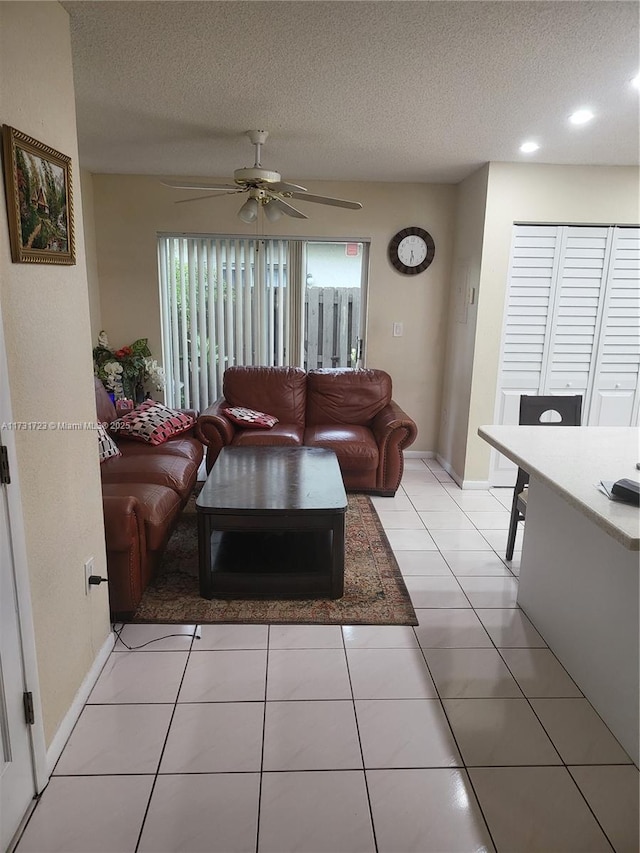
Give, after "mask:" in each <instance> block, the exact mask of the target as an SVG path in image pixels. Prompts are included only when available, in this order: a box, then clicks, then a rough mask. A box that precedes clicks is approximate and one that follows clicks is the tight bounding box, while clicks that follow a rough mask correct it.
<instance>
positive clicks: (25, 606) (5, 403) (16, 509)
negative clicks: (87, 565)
mask: <svg viewBox="0 0 640 853" xmlns="http://www.w3.org/2000/svg"><path fill="white" fill-rule="evenodd" d="M12 420H13V415H12V409H11V397H10V393H9V369H8V365H7V357H6V350H5V342H4V325H3V322H2V306H1V305H0V423H11V422H12ZM2 443H3V444H4V446H5V447H6V448H7V454H8V457H9V468H10V471H11V484H10V486H8V487H7V493H6V494H7V509H8V515H9V527H10V530H11V546H12V553H13V573H14V581H15V590H16V596H17V603H18V631H19V635H20V643H21V646H22V666H23V669H24V678H25V689H26V690H28V691H30V692H31V693H32V695H33V708H34V717H35V721H34V723H33V725H32V726H30V727H29V728H30V740H31V751H32V764H33V776H34V786H35V790H34V796H35V795H37V794H39V793H41V792H42V791H43V790H44V788H45V786H46V784H47V782H48V780H49V774H48V769H47V751H46V742H45V736H44V723H43V717H42V700H41V696H40V682H39V678H38V662H37V655H36V643H35V630H34V625H33V610H32V607H31V590H30V587H29V571H28V562H27V547H26V537H25V530H24V519H23V513H22V495H21V491H20V482H19V476H18V459H17V453H16V442H15V433H14V431H13V430H11V429H8V430H3V431H2Z"/></svg>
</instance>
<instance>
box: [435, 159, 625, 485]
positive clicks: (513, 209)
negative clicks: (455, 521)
mask: <svg viewBox="0 0 640 853" xmlns="http://www.w3.org/2000/svg"><path fill="white" fill-rule="evenodd" d="M638 179H639V172H638V169H636V168H633V167H616V166H612V167H605V166H602V167H600V166H591V167H587V166H584V167H583V166H550V165H529V164H527V165H519V164H510V163H491V164H490V166H489V176H488V186H487V204H486V210H485V212H484V214H481V213H480V211H477V219H478V221H477V226H478V227H480V221H479V220H480V216H481V215H483V217H484V236H483V248H482V266H481V270H480V286H479V301H478V310H477V326H476V335H475V344H474V349H473V357H472V365H473V376H472V385H471V393H470V397H469V403H468V423H467V427H466V435H464V434H463V431H462V430H459V432H458V433H457V435H458V438H457V442H456V447H455V452H452V455H451V457H450V458H451V459H454V458H455V469H456V472H457V473H458V475H460V476H461V477H462V478H463V479H464V480H465V481H466V482H474V481H481V482H482V481H486V480H487V478H488V476H489V459H490V448H489V446H488V445H487V444H486V442H484V441H482V440H481V439H480V438H478V436H477V430H478V427H479V426H481V425H482V424H488V423H492V422H493V420H494V408H495V397H496V387H497V377H498V368H499V362H500V347H501V340H502V324H503V314H504V303H505V296H506V285H507V276H508V269H509V252H510V249H511V237H512V226H513V224H514V223H517V222H530V223H573V224H619V225H622V224H637V223H638V222H639V221H640V209H639V183H638ZM457 236H458V237H460V236H461V234H460V232H459V233H458V235H457ZM468 355H469V354H467V371H466V373H467V374H468V372H469V371H470V370H471V362H469V361H468ZM465 394H466V392H465ZM463 409H464V406H463ZM462 459H464V467H463V468H460V467H459V466H460V463H461V460H462Z"/></svg>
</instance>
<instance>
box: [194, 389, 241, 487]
mask: <svg viewBox="0 0 640 853" xmlns="http://www.w3.org/2000/svg"><path fill="white" fill-rule="evenodd" d="M228 405H229V404H228V403H227V401H226V400H225V399H224V397H220V399H218V400H216V402H215V403H212V405H211V406H209V408H208V409H205V410H204V412H202V413H201V414H200V416H199V417H198V420H197V421H196V426H195V435H196V438H198V439H199V440H200V441H201V442H202V443H203V444H204V445H205V447H206V448H207V471H210V470H211V468H212V467H213V463H214V462H215V461H216V459H217V458H218V454H219V453H220V451H221V450H222V448H223V447H226V446H227V445H228V444H231V442H232V441H233V437H234V435H235V433H236V427H235V425H234V424H233V423H232V422H231V421H230V420H229V418H228V417H226V415H224V414H223V413H222V409H223V408H225V406H228Z"/></svg>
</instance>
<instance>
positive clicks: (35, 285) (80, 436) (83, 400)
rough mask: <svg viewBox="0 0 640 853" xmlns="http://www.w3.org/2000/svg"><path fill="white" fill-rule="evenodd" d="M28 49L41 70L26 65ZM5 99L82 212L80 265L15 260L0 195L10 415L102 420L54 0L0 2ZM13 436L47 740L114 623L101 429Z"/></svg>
mask: <svg viewBox="0 0 640 853" xmlns="http://www.w3.org/2000/svg"><path fill="white" fill-rule="evenodd" d="M29 56H30V57H38V67H39V68H40V69H46V71H44V72H42V73H37V74H30V73H27V72H26V71H25V57H29ZM43 74H44V77H43ZM52 93H53V94H52ZM0 105H1V106H0V122H2V123H5V124H9V125H11V126H13V127H16V128H17V129H18V130H21V131H23V132H24V133H27V134H30V135H31V136H33V137H35V138H36V139H37V140H39V141H42V142H45V143H46V144H47V145H50V146H51V147H52V148H55V149H56V150H58V151H61V152H63V153H64V154H68V155H70V156H71V158H72V164H73V169H74V171H73V188H74V193H75V204H74V209H75V216H76V253H77V264H76V265H75V266H58V265H45V264H14V263H12V262H11V256H10V250H9V239H8V225H7V215H6V209H5V206H4V204H3V205H2V206H1V209H0V299H1V300H2V316H3V321H4V337H5V344H6V349H7V361H8V368H9V377H10V393H11V400H12V408H13V416H14V418H15V420H16V421H36V422H50V421H53V422H57V421H63V422H84V421H95V416H96V412H95V400H94V395H93V378H92V363H91V349H90V348H91V338H90V330H89V307H88V296H87V273H86V268H85V251H84V238H83V216H82V204H81V193H80V181H79V179H78V178H79V174H78V169H77V163H78V151H77V142H76V131H75V127H76V120H75V101H74V88H73V74H72V68H71V44H70V36H69V25H68V16H67V13H66V12H65V11H64V9H63V8H62V7H61V6H60V5H59V4H58V3H52V2H50V3H0ZM16 445H17V454H18V461H19V478H20V485H21V492H22V503H23V515H24V526H25V535H26V540H27V541H26V546H27V559H28V566H29V580H30V587H31V599H32V604H33V619H34V625H35V634H36V637H35V639H36V650H37V657H38V671H39V679H40V690H41V696H42V702H43V717H44V724H45V738H46V742H47V744H50V743H51V740H52V738H53V736H54V735H55V733H56V730H57V728H58V726H59V724H60V722H61V720H62V718H63V717H64V715H65V714H66V712H67V711H68V709H69V707H70V705H71V703H72V701H73V698H74V696H75V694H76V692H77V690H78V688H79V687H80V685H81V683H82V681H83V679H84V677H85V676H86V674H87V672H88V670H89V669H90V667H91V665H92V663H93V661H94V659H95V656H96V652H97V651H98V649H99V648H100V647H101V646H102V644H103V643H104V641H105V639H106V637H107V636H108V633H109V612H108V604H107V591H106V589H105V588H104V586H102V587H99V588H97V589H96V590H94V591H92V592H91V595H90V596H86V595H85V592H84V568H83V563H84V560H85V559H86V558H87V557H88V556H90V555H93V556H95V558H96V571H97V572H99V573H100V574H103V573H104V572H105V571H106V559H105V553H104V527H103V522H102V500H101V492H100V475H99V464H98V455H97V446H96V434H95V432H94V431H89V430H84V431H60V430H50V429H47V430H37V431H36V430H34V431H19V432H18V433H17V434H16Z"/></svg>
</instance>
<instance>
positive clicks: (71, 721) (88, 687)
mask: <svg viewBox="0 0 640 853" xmlns="http://www.w3.org/2000/svg"><path fill="white" fill-rule="evenodd" d="M115 641H116V637H115V634H114V633H113V632H110V633H109V636H108V637H107V639H106V640H105V641H104V643H103V644H102V647H101V649H100V651H99V652H98V654H97V655H96V657H95V660H94V661H93V663H92V664H91V669H90V670H89V672H88V673H87V674H86V676H85V677H84V680H83V682H82V684H81V685H80V689H79V690H78V692H77V693H76V695H75V697H74V699H73V702H72V703H71V707H70V708H69V710H68V711H67V713H66V714H65V715H64V717H63V719H62V722H61V723H60V725H59V726H58V731H57V732H56V733H55V735H54V737H53V740H52V741H51V744H50V746H49V749H48V750H47V773H48V776H51V774H52V773H53V768H54V767H55V766H56V763H57V761H58V759H59V758H60V755H61V754H62V750H63V749H64V748H65V745H66V743H67V741H68V740H69V735H70V734H71V732H72V731H73V727H74V726H75V724H76V723H77V721H78V717H79V716H80V714H81V713H82V709H83V708H84V706H85V703H86V701H87V699H88V698H89V694H90V693H91V691H92V690H93V686H94V684H95V683H96V681H97V680H98V676H99V675H100V673H101V672H102V667H103V666H104V665H105V662H106V660H107V658H108V657H109V655H110V654H111V650H112V649H113V646H114V644H115Z"/></svg>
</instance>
